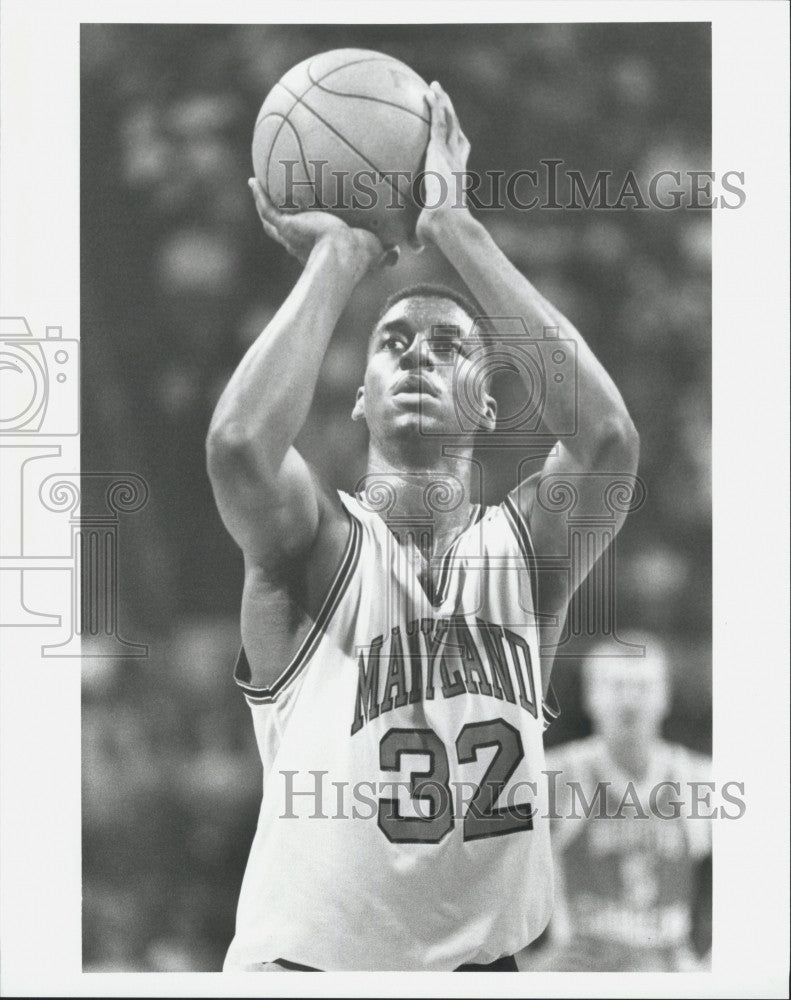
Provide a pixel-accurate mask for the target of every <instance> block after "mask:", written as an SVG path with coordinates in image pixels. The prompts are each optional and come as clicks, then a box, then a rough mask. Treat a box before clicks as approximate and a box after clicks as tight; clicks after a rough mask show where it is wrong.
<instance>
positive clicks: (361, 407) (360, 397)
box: [352, 386, 365, 420]
mask: <svg viewBox="0 0 791 1000" xmlns="http://www.w3.org/2000/svg"><path fill="white" fill-rule="evenodd" d="M352 420H365V389H363V387H362V386H360V388H359V389H358V390H357V398H356V399H355V401H354V407H353V409H352Z"/></svg>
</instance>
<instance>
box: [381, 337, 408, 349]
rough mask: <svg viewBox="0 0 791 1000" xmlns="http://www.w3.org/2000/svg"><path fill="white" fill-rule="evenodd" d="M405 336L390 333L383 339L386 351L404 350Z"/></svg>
mask: <svg viewBox="0 0 791 1000" xmlns="http://www.w3.org/2000/svg"><path fill="white" fill-rule="evenodd" d="M405 346H406V345H405V343H404V338H403V337H397V336H395V335H393V334H389V335H388V336H387V337H385V338H384V340H383V341H382V347H383V348H384V349H385V350H386V351H403V350H404V347H405Z"/></svg>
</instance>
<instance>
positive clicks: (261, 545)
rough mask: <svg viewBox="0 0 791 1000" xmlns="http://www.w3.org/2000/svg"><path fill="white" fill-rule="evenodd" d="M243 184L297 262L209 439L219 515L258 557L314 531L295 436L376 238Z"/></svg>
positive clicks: (312, 496)
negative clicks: (292, 280)
mask: <svg viewBox="0 0 791 1000" xmlns="http://www.w3.org/2000/svg"><path fill="white" fill-rule="evenodd" d="M250 186H251V189H252V191H253V196H254V198H255V203H256V208H257V210H258V214H259V216H260V218H261V222H262V224H263V227H264V230H265V231H266V233H267V234H268V235H269V236H271V237H272V238H273V239H275V240H277V241H278V242H279V243H281V244H282V245H283V246H284V247H285V248H286V249H287V250H288V251H289V253H291V254H292V255H293V256H295V257H296V258H297V259H298V260H300V261H301V263H302V264H303V265H304V270H303V272H302V274H301V275H300V278H299V280H298V281H297V283H296V285H295V286H294V288H293V290H292V291H291V293H290V295H289V296H288V298H287V299H286V301H285V302H284V303H283V305H282V306H281V307H280V309H279V310H278V312H277V313H276V315H275V316H274V318H273V319H272V321H271V322H270V323H269V325H268V326H267V327H266V329H265V330H264V331H263V333H261V335H260V336H259V337H258V339H257V340H256V341H255V343H254V344H253V345H252V347H251V348H250V349H249V351H248V352H247V354H246V355H245V356H244V358H243V359H242V361H241V363H240V364H239V367H238V368H237V369H236V371H235V372H234V374H233V376H232V377H231V379H230V381H229V383H228V385H227V386H226V388H225V391H224V392H223V394H222V396H221V397H220V400H219V402H218V404H217V408H216V410H215V412H214V416H213V418H212V421H211V425H210V427H209V433H208V437H207V443H206V447H207V461H208V470H209V476H210V478H211V482H212V486H213V489H214V494H215V498H216V501H217V506H218V508H219V510H220V514H221V516H222V518H223V521H224V522H225V525H226V527H227V528H228V530H229V532H230V533H231V535H232V536H233V537H234V539H235V540H236V542H237V544H238V545H239V546H240V547H241V548H242V549H243V550H244V553H245V557H246V558H247V559H248V560H249V561H250V562H253V563H256V562H259V561H261V560H263V559H266V560H267V561H271V560H272V559H273V558H275V559H276V557H277V556H278V555H283V556H291V555H294V554H296V553H298V552H301V551H305V550H306V549H307V548H308V546H309V545H310V544H311V543H312V541H313V540H314V538H315V535H316V531H317V529H318V524H319V518H320V515H321V501H322V497H321V495H320V493H319V491H318V490H317V489H316V485H315V483H314V480H313V477H312V476H311V474H310V471H309V469H308V467H307V465H306V464H305V462H304V460H303V459H302V458H301V456H300V455H299V454H298V453H297V451H296V450H295V449H294V448H293V442H294V440H295V438H296V436H297V434H298V433H299V431H300V429H301V428H302V425H303V424H304V422H305V419H306V418H307V415H308V411H309V410H310V405H311V402H312V400H313V395H314V391H315V388H316V383H317V381H318V377H319V372H320V370H321V364H322V361H323V358H324V354H325V351H326V349H327V345H328V344H329V341H330V338H331V336H332V332H333V330H334V328H335V324H336V323H337V321H338V317H339V316H340V314H341V312H342V311H343V309H344V307H345V305H346V303H347V301H348V299H349V297H350V295H351V293H352V291H353V289H354V287H355V285H356V284H357V282H358V281H359V280H360V278H361V277H362V276H363V275H364V274H365V273H366V271H368V270H369V268H370V267H371V266H373V264H374V263H375V262H376V261H377V260H378V259H380V258H381V257H382V246H381V244H380V242H379V240H378V239H377V238H376V237H375V236H373V235H372V234H371V233H368V232H365V231H363V230H361V229H351V228H350V227H349V226H347V225H346V224H345V223H344V222H342V221H341V220H340V219H338V218H335V217H333V216H331V215H328V214H326V213H324V212H301V213H299V214H296V215H287V214H284V213H281V212H279V211H277V210H276V209H275V208H274V207H273V206H272V205H271V203H270V202H269V200H268V199H267V197H266V195H265V194H264V192H263V190H262V188H261V186H260V185H259V184H258V182H256V181H251V182H250Z"/></svg>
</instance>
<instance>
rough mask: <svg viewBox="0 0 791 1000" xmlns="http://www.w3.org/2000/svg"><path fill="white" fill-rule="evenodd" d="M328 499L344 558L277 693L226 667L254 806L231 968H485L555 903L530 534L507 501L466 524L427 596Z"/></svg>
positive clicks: (404, 550)
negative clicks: (255, 775) (246, 738)
mask: <svg viewBox="0 0 791 1000" xmlns="http://www.w3.org/2000/svg"><path fill="white" fill-rule="evenodd" d="M341 499H342V501H343V503H344V505H345V507H346V509H347V511H348V513H349V515H350V523H351V530H350V536H349V541H348V544H347V548H346V552H345V555H344V557H343V560H342V562H341V565H340V568H339V570H338V573H337V575H336V577H335V580H334V582H333V584H332V586H331V588H330V591H329V593H328V595H327V598H326V600H325V602H324V605H323V607H322V609H321V612H320V614H319V615H318V617H317V619H316V622H315V624H314V625H313V626H312V628H311V629H310V631H309V633H308V635H307V637H306V638H305V641H304V642H303V644H302V646H301V648H300V650H299V652H298V654H297V655H296V656H295V658H294V659H293V661H292V662H291V663H290V664H289V665H288V667H287V669H286V670H285V671H284V672H283V673H282V674H281V675H280V677H279V678H278V680H277V681H276V682H275V683H274V684H273V685H272V686H271V687H270V688H264V689H262V688H256V687H253V686H252V685H251V684H250V683H249V679H250V675H249V666H248V665H247V662H246V658H245V656H244V652H242V654H241V655H240V660H239V664H238V665H237V672H236V678H237V681H238V682H239V683H240V685H241V687H242V689H243V691H244V694H245V697H246V699H247V701H248V703H249V705H250V709H251V711H252V714H253V721H254V725H255V731H256V738H257V741H258V746H259V749H260V753H261V758H262V761H263V766H264V790H263V801H262V804H261V813H260V818H259V823H258V828H257V831H256V834H255V839H254V841H253V845H252V849H251V852H250V857H249V860H248V864H247V870H246V872H245V876H244V882H243V885H242V891H241V897H240V900H239V908H238V913H237V925H236V936H235V937H234V940H233V942H232V944H231V947H230V950H229V952H228V956H227V959H226V963H225V968H226V970H229V969H231V970H238V969H252V968H255V967H256V966H257V965H260V963H262V962H267V961H272V960H274V959H277V958H282V959H286V960H288V961H291V962H296V963H299V964H301V965H307V966H311V967H313V968H316V969H322V970H327V971H332V970H423V969H425V970H440V971H441V970H452V969H455V968H456V967H457V966H459V965H461V964H463V963H468V962H474V963H489V962H492V961H494V960H496V959H497V958H499V957H501V956H503V955H510V954H513V953H514V952H516V951H517V950H519V949H520V948H522V947H524V946H525V945H527V944H528V943H529V942H530V941H532V940H533V939H534V938H535V937H537V936H538V935H539V934H540V933H541V931H542V930H543V929H544V927H545V926H546V924H547V922H548V920H549V916H550V911H551V901H552V896H553V886H552V860H551V854H550V849H549V830H548V819H547V790H546V776H545V774H544V773H543V772H544V749H543V741H542V734H543V729H544V720H545V714H544V712H545V710H544V705H543V699H542V693H541V676H540V666H539V662H540V661H539V642H538V628H537V624H536V619H535V615H534V587H535V579H534V569H535V564H534V557H533V554H532V548H531V547H530V539H529V533H528V530H527V526H526V525H525V523H524V522H523V521H522V519H521V517H520V515H519V513H518V511H517V508H516V506H515V505H514V504H513V503H512V502H511V500H510V499H509V500H506V502H505V503H504V504H503V505H501V506H499V507H490V508H487V509H486V510H485V511H481V510H480V509H477V510H476V511H475V512H474V513H475V514H476V515H477V516H475V517H474V518H473V519H472V522H471V523H470V524H469V525H468V527H467V528H466V530H464V531H463V532H462V533H461V534H460V535H459V536H458V538H457V539H456V541H455V542H454V544H453V545H452V546H451V548H450V549H449V551H448V552H447V554H446V555H445V556H444V557H443V560H442V564H441V567H440V572H439V573H438V574H437V581H438V582H437V586H436V592H435V593H432V594H431V595H430V596H429V595H428V594H427V593H426V592H425V590H424V589H423V586H421V584H420V582H419V581H420V577H419V573H418V572H417V567H416V563H415V561H414V560H413V558H412V554H411V553H412V552H413V551H414V550H413V549H410V548H409V547H408V546H405V545H401V544H400V543H399V542H398V541H397V540H396V538H395V536H394V534H393V533H392V532H391V531H390V529H389V528H388V526H387V525H386V523H385V522H384V520H383V519H382V518H381V517H380V516H379V514H377V513H373V512H371V511H369V510H366V509H365V508H364V507H363V505H362V504H361V503H360V502H359V501H358V500H356V499H354V498H353V497H350V496H348V495H346V494H341ZM550 714H553V713H550Z"/></svg>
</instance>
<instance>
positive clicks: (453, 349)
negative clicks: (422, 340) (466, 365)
mask: <svg viewBox="0 0 791 1000" xmlns="http://www.w3.org/2000/svg"><path fill="white" fill-rule="evenodd" d="M432 346H433V348H434V353H435V354H436V355H437V357H441V358H451V357H453V356H454V355H463V354H464V349H463V347H462V344H461V341H460V340H444V339H443V340H435V341H434V343H433V345H432Z"/></svg>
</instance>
